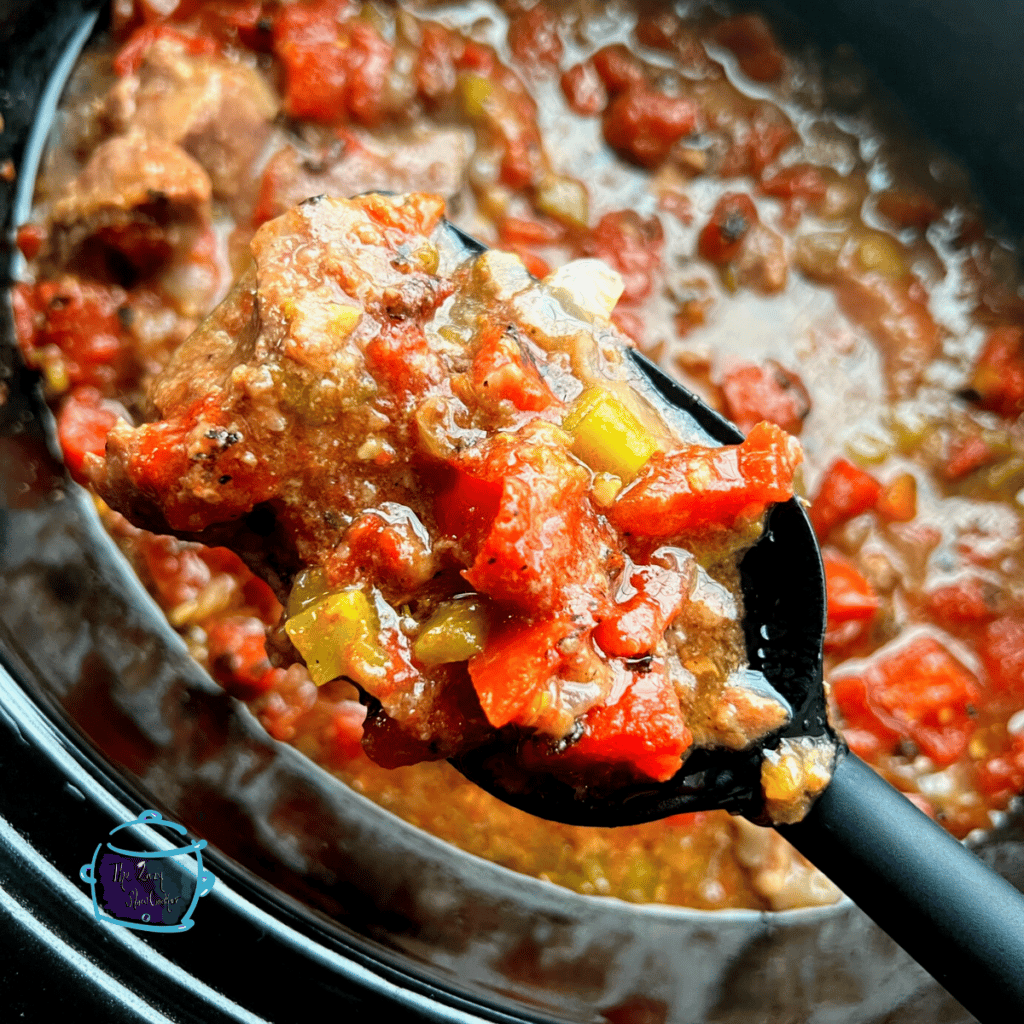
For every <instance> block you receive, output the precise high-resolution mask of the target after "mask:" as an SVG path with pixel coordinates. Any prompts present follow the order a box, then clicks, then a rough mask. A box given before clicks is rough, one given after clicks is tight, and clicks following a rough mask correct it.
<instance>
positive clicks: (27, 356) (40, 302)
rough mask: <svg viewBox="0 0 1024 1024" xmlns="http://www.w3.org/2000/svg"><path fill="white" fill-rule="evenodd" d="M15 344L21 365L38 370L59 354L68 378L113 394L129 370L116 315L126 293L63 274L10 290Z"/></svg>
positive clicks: (124, 340)
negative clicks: (23, 361)
mask: <svg viewBox="0 0 1024 1024" xmlns="http://www.w3.org/2000/svg"><path fill="white" fill-rule="evenodd" d="M12 299H13V303H14V312H15V327H16V330H17V335H18V345H19V348H20V349H21V353H22V357H23V358H24V360H25V362H26V364H27V365H28V366H30V367H32V368H42V367H43V366H44V365H45V364H46V363H47V362H48V361H49V360H50V359H51V358H52V356H53V354H58V356H59V360H60V364H61V367H62V369H63V372H64V374H65V375H66V377H67V382H68V383H69V384H71V385H72V386H75V385H80V384H81V385H92V386H94V387H97V388H100V389H101V390H103V391H105V392H106V393H108V394H110V393H112V391H113V389H114V385H115V384H116V383H117V381H118V380H120V379H123V377H124V375H125V374H126V373H128V372H129V371H130V369H131V355H130V345H129V343H128V340H127V337H126V330H125V327H124V324H123V323H122V321H121V318H120V315H119V314H120V312H121V311H122V310H123V309H124V308H125V302H126V295H125V293H124V292H123V291H122V290H121V289H120V288H117V287H114V286H107V285H101V284H95V283H92V282H88V281H80V280H78V279H77V278H74V277H71V276H69V275H66V276H64V277H62V278H60V279H58V280H56V281H41V282H39V283H38V284H36V285H34V286H33V285H27V284H17V285H15V287H14V289H13V290H12Z"/></svg>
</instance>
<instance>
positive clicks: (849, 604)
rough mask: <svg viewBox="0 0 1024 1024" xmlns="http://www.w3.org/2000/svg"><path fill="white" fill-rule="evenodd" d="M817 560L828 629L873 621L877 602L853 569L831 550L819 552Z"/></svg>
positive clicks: (862, 577) (848, 562)
mask: <svg viewBox="0 0 1024 1024" xmlns="http://www.w3.org/2000/svg"><path fill="white" fill-rule="evenodd" d="M821 560H822V562H823V564H824V566H825V590H826V594H827V598H828V625H829V628H833V627H835V626H837V625H839V624H840V623H843V622H849V621H851V620H866V619H871V618H873V617H874V615H875V612H877V611H878V609H879V607H880V605H881V602H880V601H879V600H878V595H877V594H876V593H875V591H874V588H873V587H872V586H871V584H870V583H869V582H868V581H867V580H866V579H865V578H864V576H863V575H862V574H861V573H860V572H859V571H858V569H857V568H856V566H854V565H853V563H852V562H850V561H849V560H848V559H846V558H844V557H843V556H842V555H840V554H839V552H838V551H835V550H833V549H831V548H825V549H824V550H823V551H822V553H821Z"/></svg>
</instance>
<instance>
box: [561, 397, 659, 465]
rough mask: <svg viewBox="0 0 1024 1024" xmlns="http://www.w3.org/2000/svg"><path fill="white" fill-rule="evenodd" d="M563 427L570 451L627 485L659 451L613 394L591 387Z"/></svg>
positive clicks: (654, 442)
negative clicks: (567, 435) (571, 442)
mask: <svg viewBox="0 0 1024 1024" xmlns="http://www.w3.org/2000/svg"><path fill="white" fill-rule="evenodd" d="M562 426H563V427H564V428H565V429H566V430H567V431H569V433H570V434H572V436H573V445H572V452H573V454H574V455H575V456H577V458H579V459H582V460H583V461H584V462H585V463H586V464H587V465H588V466H589V467H590V468H591V469H592V470H594V471H595V472H597V473H611V474H613V475H614V476H617V477H619V478H620V479H621V480H623V481H625V482H627V483H628V482H629V481H630V480H632V479H633V477H635V476H636V474H637V473H639V472H640V470H641V469H642V468H643V467H644V464H645V463H646V462H647V460H648V459H649V458H650V457H651V456H652V455H653V454H654V453H655V452H656V451H657V450H658V443H657V442H656V441H655V439H654V438H653V437H652V436H651V435H650V433H649V432H648V431H647V430H646V429H645V428H644V426H643V424H642V423H641V422H640V421H639V420H638V419H637V418H636V416H634V415H633V413H632V412H630V411H629V409H627V408H626V406H625V405H623V404H622V402H620V401H619V400H618V399H617V398H616V397H615V396H614V395H613V394H611V393H610V392H609V391H606V390H605V389H604V388H601V387H597V386H594V387H590V388H587V390H586V391H584V392H583V394H582V395H580V397H579V398H578V399H576V401H575V402H574V403H573V405H572V407H571V408H570V409H569V412H568V413H567V415H566V417H565V419H564V420H563V422H562Z"/></svg>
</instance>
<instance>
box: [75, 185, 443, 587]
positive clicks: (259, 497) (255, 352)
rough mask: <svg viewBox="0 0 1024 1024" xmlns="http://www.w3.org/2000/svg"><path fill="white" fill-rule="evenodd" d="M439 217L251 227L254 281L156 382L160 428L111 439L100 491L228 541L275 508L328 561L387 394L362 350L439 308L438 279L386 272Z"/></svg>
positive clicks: (289, 530)
mask: <svg viewBox="0 0 1024 1024" xmlns="http://www.w3.org/2000/svg"><path fill="white" fill-rule="evenodd" d="M441 209H442V204H441V201H440V200H439V199H436V198H434V197H420V198H419V199H418V201H412V200H410V201H409V202H407V203H405V204H404V205H398V206H393V205H391V204H390V203H389V202H387V201H386V200H382V199H380V198H379V197H377V200H376V201H375V200H374V199H373V198H370V199H366V200H363V201H362V202H361V203H360V204H351V203H347V202H340V201H337V202H336V201H331V200H323V201H322V202H316V203H306V204H303V205H302V206H300V207H297V208H296V209H294V210H292V211H291V212H290V213H289V214H287V215H286V216H284V217H282V218H279V219H278V220H276V221H274V222H272V223H271V224H268V225H266V226H265V227H264V228H262V229H261V230H260V231H258V232H257V234H256V236H255V238H254V239H253V243H252V252H253V256H254V260H255V263H254V267H253V269H252V270H250V272H249V273H247V274H246V275H245V276H243V278H242V279H241V280H240V281H239V283H238V285H236V287H235V289H234V291H233V293H232V294H231V296H229V297H228V299H227V300H225V302H223V303H222V304H221V305H220V306H219V307H218V308H217V309H216V310H215V311H214V313H213V314H212V315H211V316H210V317H209V318H208V319H207V321H206V322H205V323H204V324H203V325H202V326H201V327H200V328H199V329H198V330H197V331H196V332H195V333H194V334H193V335H192V336H191V337H190V338H189V339H188V341H186V342H185V344H183V345H182V346H181V347H180V348H179V349H178V350H177V352H176V353H175V355H174V357H173V359H172V360H171V362H170V364H169V365H168V366H167V368H166V369H165V370H164V371H163V372H162V373H161V374H160V376H159V377H158V378H157V379H156V381H155V382H154V386H153V388H152V390H151V398H152V400H153V403H154V405H155V406H156V408H157V410H158V411H159V413H160V414H161V416H163V417H164V418H163V419H162V420H159V421H157V422H155V423H149V424H144V425H142V426H140V427H138V428H131V427H129V426H128V425H127V424H124V423H121V424H119V425H118V426H117V427H116V428H115V429H114V430H113V431H112V433H111V435H110V438H109V439H108V445H107V458H106V462H105V463H102V464H95V465H94V466H93V469H92V473H93V478H94V482H95V484H96V486H97V488H98V490H99V491H100V493H102V494H104V495H106V496H107V497H108V499H109V501H110V503H111V504H114V505H116V506H117V507H119V508H121V509H122V510H124V511H125V512H126V514H128V515H129V517H130V518H133V519H134V520H135V521H136V522H140V523H143V524H146V525H147V526H150V527H154V528H155V529H156V531H157V532H171V531H178V532H181V533H186V534H195V533H201V532H202V531H204V530H206V529H208V528H210V527H212V526H214V525H216V524H234V525H233V526H232V527H230V529H231V530H232V531H233V532H237V530H239V529H242V526H243V524H241V523H239V522H238V520H240V519H241V517H243V516H244V515H246V513H248V512H250V511H251V510H252V509H253V507H254V506H255V505H258V504H260V503H262V502H267V501H270V500H271V499H273V500H275V501H277V502H279V503H280V508H279V510H278V512H277V513H276V514H277V517H278V519H279V521H280V524H281V528H282V529H283V530H284V531H285V535H286V536H287V535H291V536H293V537H294V538H301V540H302V544H304V545H305V548H306V550H307V553H308V554H309V555H312V553H313V552H314V551H320V554H321V556H322V557H323V556H325V555H326V553H327V550H330V549H331V548H333V546H334V544H336V543H337V541H338V539H339V536H340V534H339V529H338V524H339V516H343V515H344V512H345V510H346V509H351V508H352V507H353V501H356V500H358V496H360V495H362V494H363V493H364V487H363V484H362V481H363V479H364V477H365V475H366V467H365V464H364V463H363V461H362V460H361V459H360V457H359V455H358V451H359V450H360V445H361V444H362V442H363V440H365V439H366V437H367V436H368V435H369V434H371V433H372V426H373V424H374V423H379V422H380V419H379V415H380V414H379V413H376V412H375V411H374V410H373V409H372V406H371V405H369V404H367V402H366V400H367V399H368V398H370V397H372V396H373V395H374V394H375V392H377V391H378V390H379V387H380V386H379V385H378V384H377V383H375V382H374V380H373V378H372V377H371V375H370V373H369V371H368V368H367V357H366V354H365V350H366V348H367V346H368V344H369V343H370V341H371V340H373V339H374V338H376V337H377V336H378V335H380V334H381V333H382V332H384V331H387V330H390V329H391V325H392V323H393V322H399V323H400V322H401V318H402V316H403V315H404V314H406V313H412V312H413V311H414V307H415V310H422V309H425V308H430V307H432V306H436V305H437V304H439V303H440V302H441V301H442V300H443V299H444V297H445V294H446V291H445V289H444V287H443V285H442V283H441V281H440V279H438V278H436V277H434V276H433V275H432V274H429V273H427V272H425V271H423V270H420V269H416V268H415V267H414V266H413V265H410V264H400V265H398V266H396V264H395V262H394V257H395V252H396V248H397V246H398V245H400V244H401V241H400V240H403V239H404V238H405V237H406V235H407V234H408V232H409V231H410V230H411V226H413V225H414V226H415V227H416V229H418V231H419V233H420V234H427V233H429V231H430V230H431V229H432V228H433V226H434V225H435V224H436V222H437V219H438V218H439V216H440V213H441ZM435 255H436V251H435ZM313 282H318V283H317V284H314V283H313ZM393 317H394V318H397V320H393ZM346 339H347V341H348V343H346V344H340V343H339V341H341V340H346ZM386 397H387V396H385V398H386ZM286 427H287V428H288V429H285V428H286ZM338 437H348V438H351V439H353V442H352V443H351V444H350V445H349V446H348V448H347V449H346V450H344V451H342V452H341V453H340V454H339V455H338V458H337V462H336V464H335V466H334V468H333V470H332V475H331V476H330V477H329V478H325V476H324V472H323V467H322V462H321V457H322V454H323V453H324V452H327V451H332V450H335V449H337V447H338V445H337V438H338ZM355 438H359V439H360V440H359V443H355V442H354V439H355ZM327 509H330V510H331V512H330V513H329V514H326V510H327ZM332 524H333V525H332ZM325 545H326V550H325V549H324V546H325ZM263 547H264V548H265V547H267V545H266V544H265V543H264V544H263ZM283 547H284V548H287V547H288V545H287V544H285V545H283ZM281 557H286V556H285V555H284V554H282V556H281ZM275 571H276V570H271V569H268V570H267V571H266V572H261V575H264V576H265V577H267V578H272V577H273V576H274V572H275Z"/></svg>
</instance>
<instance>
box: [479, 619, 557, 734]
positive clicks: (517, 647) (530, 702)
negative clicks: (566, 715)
mask: <svg viewBox="0 0 1024 1024" xmlns="http://www.w3.org/2000/svg"><path fill="white" fill-rule="evenodd" d="M572 632H573V627H572V624H571V623H569V622H565V621H563V620H560V619H542V620H541V621H539V622H533V623H526V624H523V623H522V622H519V621H513V622H510V623H506V624H504V625H503V626H500V627H499V628H497V629H494V630H492V631H491V634H490V635H489V637H488V639H487V644H486V646H485V647H484V650H483V651H482V652H481V653H480V654H476V655H474V656H473V657H472V658H470V659H469V675H470V678H471V679H472V680H473V687H474V689H475V690H476V693H477V696H478V697H479V698H480V706H481V707H482V708H483V711H484V714H485V715H486V716H487V720H488V721H489V722H490V723H491V725H492V726H494V728H495V729H500V728H501V727H502V726H504V725H510V724H511V725H520V726H535V725H537V724H538V723H539V722H542V721H543V719H544V713H545V712H546V711H549V710H550V702H551V694H550V693H549V692H548V689H547V683H548V680H549V679H551V677H552V676H553V675H555V672H556V670H557V668H558V666H559V664H560V662H561V660H562V655H561V653H560V652H559V650H558V646H557V645H558V643H559V641H560V640H564V639H565V638H566V637H567V636H569V635H570V634H571V633H572Z"/></svg>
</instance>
